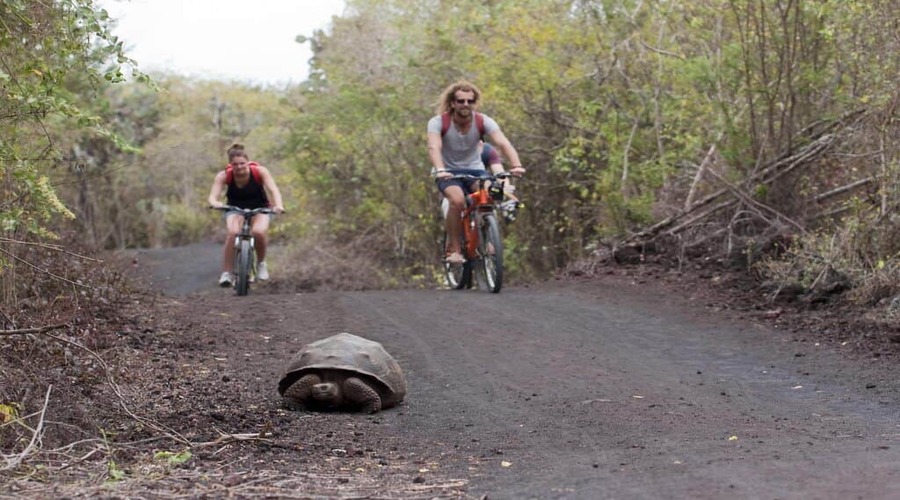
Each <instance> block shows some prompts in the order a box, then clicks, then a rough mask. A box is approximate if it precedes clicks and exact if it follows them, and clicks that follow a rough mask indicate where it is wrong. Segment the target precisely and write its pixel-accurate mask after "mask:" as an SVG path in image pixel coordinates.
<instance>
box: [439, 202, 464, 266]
mask: <svg viewBox="0 0 900 500" xmlns="http://www.w3.org/2000/svg"><path fill="white" fill-rule="evenodd" d="M444 197H445V198H447V202H448V203H449V206H450V208H449V209H448V210H447V218H446V219H445V220H444V224H445V229H446V231H447V248H446V249H445V250H446V252H447V253H448V254H453V253H461V251H460V250H461V248H460V243H461V242H460V229H459V228H460V214H461V213H462V211H463V210H465V208H466V197H465V194H464V193H463V190H462V188H461V187H459V186H447V188H446V189H444Z"/></svg>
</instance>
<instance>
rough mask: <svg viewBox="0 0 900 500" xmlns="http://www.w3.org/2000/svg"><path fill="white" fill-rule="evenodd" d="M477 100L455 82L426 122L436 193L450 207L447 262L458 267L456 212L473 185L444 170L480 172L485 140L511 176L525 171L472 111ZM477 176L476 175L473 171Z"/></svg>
mask: <svg viewBox="0 0 900 500" xmlns="http://www.w3.org/2000/svg"><path fill="white" fill-rule="evenodd" d="M480 101H481V91H480V90H479V89H478V87H476V86H475V85H473V84H471V83H469V82H466V81H462V80H461V81H458V82H456V83H454V84H452V85H450V86H448V87H447V88H446V89H444V92H443V93H442V94H441V97H440V100H439V102H438V105H437V112H438V114H437V115H436V116H434V117H432V118H431V119H430V120H428V158H429V159H430V160H431V164H432V167H433V168H432V174H433V175H434V177H435V179H436V181H437V188H438V190H439V191H440V192H441V193H442V194H443V195H444V197H445V198H446V199H447V201H448V202H449V205H450V209H449V210H448V211H447V217H446V219H445V224H446V228H447V248H445V249H444V250H445V251H446V252H447V257H446V259H447V262H448V263H450V264H462V263H464V262H465V258H464V257H463V255H462V253H461V252H460V234H459V229H458V228H459V224H460V213H462V211H463V210H464V209H465V207H466V198H465V197H466V194H467V193H469V192H471V191H472V188H473V185H474V183H473V182H468V183H466V182H463V181H461V180H458V179H450V177H452V174H451V173H450V172H448V169H453V170H473V171H484V170H485V168H484V164H483V163H482V161H481V152H482V150H481V143H482V140H483V139H484V138H485V136H486V137H487V138H489V139H490V140H491V142H493V143H494V145H495V146H496V147H497V148H499V149H500V150H501V151H502V152H503V155H504V156H505V157H506V158H508V159H509V162H510V165H511V168H510V173H512V174H513V175H522V174H524V173H525V169H524V168H522V162H521V161H519V153H518V152H516V149H515V148H514V147H513V145H512V144H511V143H510V142H509V139H507V138H506V136H505V135H503V132H502V131H501V130H500V126H499V125H497V122H495V121H494V120H493V119H492V118H490V117H489V116H487V115H484V114H481V113H478V112H477V111H476V109H477V107H478V105H479V104H480ZM473 173H477V172H473Z"/></svg>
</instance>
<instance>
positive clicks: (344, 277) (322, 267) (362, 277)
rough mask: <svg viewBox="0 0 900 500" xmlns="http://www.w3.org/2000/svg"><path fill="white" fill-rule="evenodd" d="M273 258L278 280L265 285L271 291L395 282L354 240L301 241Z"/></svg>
mask: <svg viewBox="0 0 900 500" xmlns="http://www.w3.org/2000/svg"><path fill="white" fill-rule="evenodd" d="M273 257H274V258H275V259H276V260H277V263H278V275H279V279H278V280H277V281H273V282H272V284H271V286H269V287H266V288H267V289H268V290H269V291H270V292H273V293H283V292H312V291H326V290H354V291H357V290H378V289H384V288H391V287H393V286H396V285H397V283H395V282H394V281H392V280H394V276H395V273H392V272H391V271H390V269H389V268H388V267H386V266H385V264H384V262H383V260H382V259H379V258H378V256H377V255H376V254H374V253H372V252H371V251H366V249H365V248H364V245H360V244H358V243H348V244H343V245H341V244H338V243H337V242H335V241H333V240H327V239H315V240H302V241H300V242H297V243H292V244H291V245H290V246H289V247H288V248H287V249H286V251H284V252H281V253H280V254H279V255H278V256H273Z"/></svg>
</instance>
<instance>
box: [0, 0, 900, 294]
mask: <svg viewBox="0 0 900 500" xmlns="http://www.w3.org/2000/svg"><path fill="white" fill-rule="evenodd" d="M897 3H898V2H897V1H896V0H875V1H861V0H859V1H857V0H841V1H836V0H835V1H822V2H801V1H799V0H698V1H691V2H687V1H680V0H679V1H672V0H600V1H598V0H565V1H562V0H554V1H547V0H516V1H509V0H490V1H485V0H458V1H454V2H445V1H441V0H365V1H362V0H350V1H348V2H347V8H346V11H345V13H344V15H343V16H341V17H336V18H334V20H333V24H332V26H331V27H330V28H329V29H328V30H325V31H319V32H316V33H314V34H312V35H311V36H310V37H308V38H301V40H300V41H301V42H304V43H309V44H311V46H312V48H313V51H314V58H313V59H312V61H310V65H311V76H310V78H309V79H308V81H306V82H304V83H303V84H302V85H299V86H296V87H291V88H286V89H273V88H262V87H256V86H252V85H247V84H243V83H237V82H209V81H195V80H190V79H185V78H181V77H177V76H173V75H156V82H157V84H158V85H159V87H160V89H161V91H158V90H157V89H155V88H154V87H152V86H148V85H146V83H144V82H139V81H131V82H129V83H124V84H118V85H111V83H114V82H118V81H120V80H122V76H123V75H122V69H121V66H122V65H123V64H124V65H125V66H128V65H130V63H131V61H129V60H128V59H127V58H125V57H124V56H123V55H122V54H121V46H122V45H121V43H120V42H119V41H117V40H115V39H113V38H111V37H110V36H109V35H108V33H107V32H106V31H105V29H106V28H105V24H104V23H105V22H106V19H105V15H104V14H103V13H102V12H99V11H96V10H95V9H94V7H92V4H91V2H90V1H89V0H81V1H74V0H67V1H57V2H49V3H43V4H38V3H33V2H24V1H18V2H17V1H13V2H6V3H4V6H3V7H2V9H3V10H2V11H0V15H2V20H3V24H2V26H0V28H2V29H0V37H2V38H0V63H2V65H3V66H2V67H3V70H2V71H3V72H2V73H0V84H2V88H3V96H2V99H3V101H2V106H3V109H4V112H3V115H2V116H0V130H2V137H3V142H2V144H0V161H2V168H3V172H4V174H5V175H6V177H7V179H8V182H7V187H6V188H5V191H4V194H3V197H4V203H3V205H2V209H3V212H2V218H3V228H4V230H5V236H4V240H3V242H2V243H0V249H2V250H3V252H4V255H5V256H7V257H5V259H6V260H5V261H4V263H3V266H4V269H5V270H6V272H4V274H3V277H4V283H6V284H7V286H6V287H5V288H6V289H7V292H6V293H7V300H9V299H10V298H11V297H12V295H10V294H11V292H10V291H9V290H10V286H9V283H10V279H14V276H15V270H16V269H17V268H19V267H21V266H22V265H27V264H23V263H22V262H21V261H19V260H17V258H20V257H16V255H18V254H17V253H16V249H17V248H20V246H21V244H22V243H23V242H30V241H32V240H34V241H37V240H40V241H46V238H47V237H48V236H49V234H48V233H47V230H48V228H59V227H64V226H62V225H61V224H59V222H60V221H61V220H62V219H63V218H65V217H70V216H72V215H74V216H75V223H76V224H77V226H78V228H79V229H80V230H81V231H82V234H83V235H85V236H86V238H87V239H88V240H89V241H90V242H92V243H93V244H95V245H97V246H101V247H106V248H122V247H133V246H164V245H177V244H183V243H186V242H190V241H196V240H197V239H199V238H201V237H203V235H205V234H208V233H209V232H210V231H212V230H213V228H215V227H216V226H217V223H216V219H215V217H214V216H213V215H212V214H209V213H207V211H206V210H204V209H203V203H204V199H205V194H206V192H207V190H208V188H209V183H210V179H211V178H212V175H213V173H214V172H215V171H217V170H218V169H220V168H221V167H222V164H223V162H224V154H223V151H224V150H225V149H226V148H227V146H228V145H229V144H230V143H231V142H233V141H236V140H237V141H241V142H243V143H245V144H247V145H248V147H249V148H250V152H251V155H252V156H253V157H254V158H255V159H257V160H258V161H261V162H262V163H264V164H266V165H269V166H270V167H272V168H273V169H274V170H275V172H276V174H277V175H278V178H279V182H280V183H281V184H282V188H283V190H284V191H286V194H287V199H288V200H289V202H288V205H289V207H288V208H289V210H290V214H289V216H287V217H284V218H282V221H281V223H279V224H278V226H277V228H276V231H277V232H278V234H280V235H281V236H283V238H284V240H285V241H289V242H291V243H292V244H293V245H296V246H297V249H296V250H295V251H296V252H302V253H303V255H304V256H305V258H304V259H302V261H303V262H304V263H305V264H304V266H299V265H295V267H294V268H293V269H288V268H289V267H290V266H288V265H287V263H288V262H299V261H300V259H285V269H284V270H285V271H287V272H291V273H294V274H295V275H299V276H300V277H301V278H302V279H303V280H305V282H310V283H312V286H317V285H324V284H327V282H328V281H329V280H331V281H332V282H333V284H334V285H335V286H344V287H348V286H350V287H362V288H364V287H373V286H390V285H392V284H397V283H398V282H399V283H407V284H409V283H413V284H426V285H430V284H432V283H434V274H435V263H436V255H437V248H436V247H437V244H436V242H437V239H438V232H439V224H438V223H437V220H436V212H437V210H436V193H435V190H434V188H433V184H432V181H431V179H430V178H429V176H428V171H429V165H428V161H427V156H426V152H425V141H424V128H425V122H426V121H427V119H428V118H429V117H430V116H431V115H432V114H433V113H434V104H435V101H436V99H437V97H438V94H439V93H440V91H441V90H442V89H443V88H444V87H445V86H446V85H448V84H449V83H451V82H453V81H455V80H457V79H460V78H465V79H468V80H471V81H473V82H475V83H476V84H477V85H479V86H480V87H481V88H482V90H483V91H484V94H485V101H484V103H483V107H482V110H483V111H484V112H486V113H488V114H489V115H491V116H493V117H494V118H496V119H497V120H498V122H499V123H500V124H501V126H502V127H503V129H504V131H505V133H506V135H507V136H509V137H510V138H511V139H512V141H513V143H514V144H515V145H516V146H517V148H518V149H519V151H520V154H521V155H522V157H523V160H524V163H525V165H526V167H528V169H529V171H528V174H527V176H526V177H525V178H524V179H522V180H521V182H520V183H519V190H520V193H522V196H521V197H522V198H523V200H524V201H525V206H526V208H525V209H524V210H523V213H522V214H521V217H520V218H519V220H518V221H517V222H516V224H515V225H514V226H511V227H509V228H508V229H509V230H508V231H507V237H508V242H509V243H508V249H509V256H508V260H509V263H510V264H509V265H510V268H511V269H510V270H511V273H510V275H511V276H512V277H515V278H518V279H527V278H528V277H538V276H545V275H547V274H548V273H550V272H553V271H554V270H557V269H560V268H563V267H565V266H568V265H571V264H572V263H573V262H577V261H580V260H583V259H591V258H597V256H602V255H605V254H606V253H605V250H606V249H609V248H610V247H612V249H613V251H615V250H616V249H618V248H619V247H621V246H622V245H625V244H630V245H633V246H635V247H636V248H638V249H641V251H644V250H646V249H648V248H650V247H649V246H648V245H647V243H648V242H653V243H654V244H655V246H656V248H662V249H665V250H666V251H668V252H669V254H670V255H673V256H676V257H679V258H685V257H689V256H691V255H704V256H712V257H716V258H722V257H724V258H728V259H732V260H735V259H739V261H740V262H743V263H744V264H748V265H750V266H751V267H750V268H751V269H753V270H755V271H760V272H763V273H764V274H766V275H767V276H769V277H772V278H775V279H776V280H778V281H780V282H796V283H797V284H800V285H802V286H807V287H811V286H814V285H819V284H822V283H823V282H826V281H833V279H835V277H840V279H841V280H845V281H848V282H852V283H853V284H855V285H860V284H863V283H876V282H877V283H879V285H878V287H876V288H877V289H867V291H865V292H864V293H862V295H861V296H860V299H861V300H864V301H874V300H878V299H879V298H881V297H884V296H888V295H890V294H893V293H894V292H895V291H896V290H894V287H893V285H892V283H893V282H896V280H893V279H892V276H894V275H895V274H896V273H897V271H896V270H897V259H896V253H897V251H898V250H900V241H897V238H896V237H894V233H895V231H894V229H893V228H894V227H896V223H895V222H894V219H893V217H892V216H891V213H892V209H893V207H894V205H895V204H896V203H897V194H896V189H895V188H894V186H895V184H896V183H895V179H896V177H897V175H898V172H897V171H898V153H897V144H898V142H897V120H896V116H897V115H896V107H897V102H898V95H897V89H896V85H895V82H894V79H895V78H894V77H895V76H896V74H898V69H900V68H898V66H900V61H898V59H900V51H898V50H897V49H898V45H900V39H898V35H897V30H896V26H895V24H896V14H895V12H898V11H900V9H897V7H898V5H897ZM29 20H30V21H29ZM38 27H39V28H40V29H38ZM23 41H27V43H25V44H22V43H21V42H23ZM22 47H28V49H27V50H22ZM109 62H113V63H116V64H114V65H113V67H112V69H109V68H107V67H106V65H107V64H108V63H109ZM302 63H303V62H302V61H297V62H296V64H302ZM104 76H105V78H103V77H104ZM97 92H102V98H98V94H97ZM124 144H130V145H131V146H133V148H131V149H130V148H126V147H123V145H124ZM48 179H53V180H54V181H55V188H54V187H53V186H51V185H50V184H49V182H48ZM60 199H62V200H63V201H64V202H65V205H63V204H61V203H59V200H60ZM23 200H24V201H26V203H20V201H23ZM313 238H314V239H315V241H314V242H313V241H312V240H313ZM773 243H778V244H779V245H780V248H781V250H782V251H784V249H785V248H788V250H787V252H786V253H782V254H781V255H783V256H786V257H788V260H777V261H776V260H771V259H769V260H766V258H765V255H771V254H770V253H767V252H768V250H771V248H772V247H773V246H772V245H773ZM17 245H18V246H17ZM761 254H762V255H761ZM315 255H323V256H327V258H324V257H323V259H315V258H312V259H310V256H315ZM760 257H762V258H763V259H764V260H763V262H762V265H756V264H758V259H759V258H760ZM310 262H312V264H310ZM360 269H366V270H368V272H366V273H361V272H360ZM335 281H336V282H335Z"/></svg>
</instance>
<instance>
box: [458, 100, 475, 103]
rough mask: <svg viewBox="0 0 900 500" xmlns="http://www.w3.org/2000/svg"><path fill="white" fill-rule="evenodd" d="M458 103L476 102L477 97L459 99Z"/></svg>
mask: <svg viewBox="0 0 900 500" xmlns="http://www.w3.org/2000/svg"><path fill="white" fill-rule="evenodd" d="M456 104H475V99H457V100H456Z"/></svg>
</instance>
